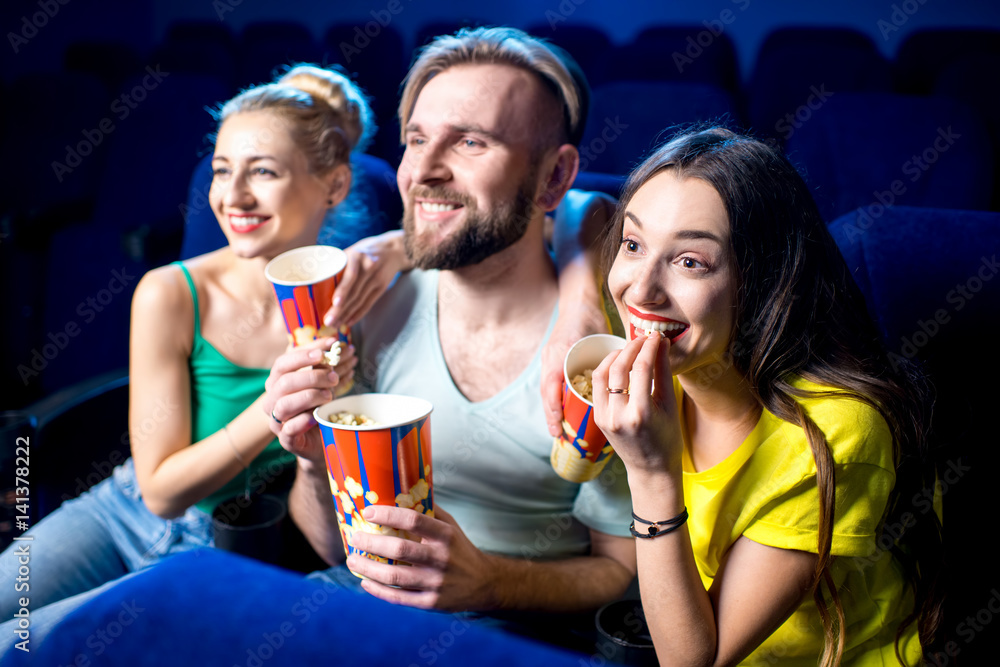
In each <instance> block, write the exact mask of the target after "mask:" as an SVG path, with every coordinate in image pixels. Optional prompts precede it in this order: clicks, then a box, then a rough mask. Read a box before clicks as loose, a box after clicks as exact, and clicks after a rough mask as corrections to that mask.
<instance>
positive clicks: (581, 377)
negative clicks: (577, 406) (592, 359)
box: [571, 368, 594, 401]
mask: <svg viewBox="0 0 1000 667" xmlns="http://www.w3.org/2000/svg"><path fill="white" fill-rule="evenodd" d="M593 375H594V371H593V369H591V368H588V369H586V370H584V371H583V373H581V374H577V375H575V376H573V381H572V382H571V384H572V385H573V389H575V390H576V392H577V393H578V394H580V396H582V397H583V398H584V400H587V401H593V400H594V386H593Z"/></svg>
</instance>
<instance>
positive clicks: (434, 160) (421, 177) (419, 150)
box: [403, 141, 451, 185]
mask: <svg viewBox="0 0 1000 667" xmlns="http://www.w3.org/2000/svg"><path fill="white" fill-rule="evenodd" d="M445 151H446V149H445V148H444V147H443V146H442V145H441V144H440V143H439V142H430V141H429V142H427V143H425V144H422V145H419V146H412V145H411V146H409V147H407V149H406V153H405V155H404V157H403V163H404V166H406V167H409V178H410V181H411V182H413V183H420V184H421V185H435V184H438V183H443V182H445V181H448V180H449V179H450V178H451V170H450V169H449V168H448V164H447V161H446V159H445Z"/></svg>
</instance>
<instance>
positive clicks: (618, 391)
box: [272, 387, 628, 416]
mask: <svg viewBox="0 0 1000 667" xmlns="http://www.w3.org/2000/svg"><path fill="white" fill-rule="evenodd" d="M608 393H609V394H625V395H628V389H612V388H611V387H608ZM272 416H273V415H272Z"/></svg>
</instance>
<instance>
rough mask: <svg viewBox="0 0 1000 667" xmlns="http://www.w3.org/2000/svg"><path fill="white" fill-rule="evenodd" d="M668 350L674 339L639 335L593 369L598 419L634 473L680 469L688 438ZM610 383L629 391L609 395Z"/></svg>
mask: <svg viewBox="0 0 1000 667" xmlns="http://www.w3.org/2000/svg"><path fill="white" fill-rule="evenodd" d="M669 349H670V341H669V340H667V339H666V338H664V337H663V336H662V335H661V334H659V333H654V334H652V335H650V336H640V337H637V338H636V339H635V340H632V341H629V342H628V343H627V344H626V345H625V347H624V348H623V349H621V350H617V351H615V352H612V353H611V354H609V355H608V356H607V357H606V358H605V359H604V361H602V362H601V364H600V365H599V366H598V367H597V368H596V369H595V370H594V376H593V387H594V421H595V422H596V423H597V426H598V427H599V428H600V429H601V431H602V432H603V433H604V435H606V436H607V437H608V441H609V442H610V443H611V445H612V447H614V450H615V452H616V453H617V454H618V456H619V457H620V458H621V459H622V462H623V463H624V464H625V467H626V468H627V469H628V471H629V474H630V475H632V474H633V473H639V472H641V471H654V472H662V471H676V472H677V473H679V472H680V463H681V451H682V447H683V439H682V435H681V427H680V420H679V417H678V412H677V402H676V400H675V399H674V393H673V382H672V379H671V374H670V362H669V361H668V360H667V351H668V350H669ZM608 387H611V388H613V389H625V390H627V391H626V392H621V393H619V392H616V393H610V392H609V391H608ZM654 388H655V389H654Z"/></svg>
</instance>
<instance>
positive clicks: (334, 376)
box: [326, 371, 340, 382]
mask: <svg viewBox="0 0 1000 667" xmlns="http://www.w3.org/2000/svg"><path fill="white" fill-rule="evenodd" d="M326 376H327V377H328V378H330V379H331V380H333V381H334V382H336V381H337V380H339V379H340V375H338V374H337V371H330V372H329V373H327V374H326Z"/></svg>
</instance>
